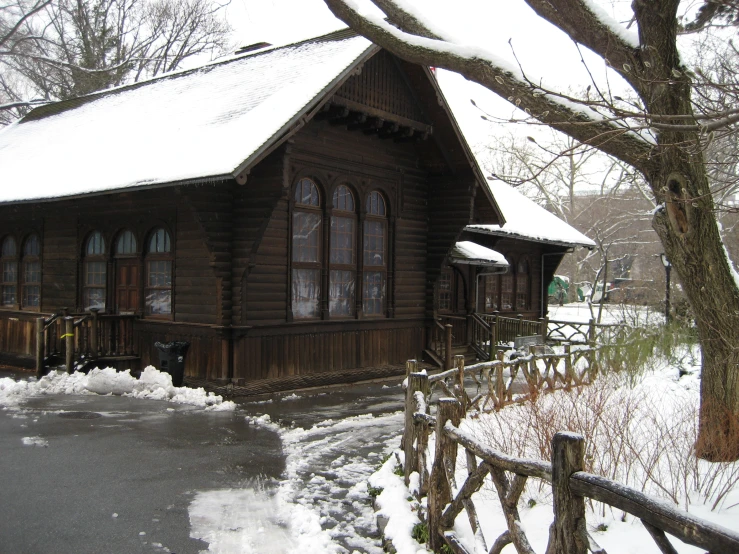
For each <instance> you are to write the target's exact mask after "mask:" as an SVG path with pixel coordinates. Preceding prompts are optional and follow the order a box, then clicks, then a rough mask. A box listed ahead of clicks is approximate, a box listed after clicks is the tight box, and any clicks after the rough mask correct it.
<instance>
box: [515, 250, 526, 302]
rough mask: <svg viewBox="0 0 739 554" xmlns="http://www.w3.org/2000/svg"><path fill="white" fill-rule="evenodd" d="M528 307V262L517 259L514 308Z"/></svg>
mask: <svg viewBox="0 0 739 554" xmlns="http://www.w3.org/2000/svg"><path fill="white" fill-rule="evenodd" d="M528 309H529V264H528V262H527V261H526V260H519V261H518V265H517V266H516V310H528Z"/></svg>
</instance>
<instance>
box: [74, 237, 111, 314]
mask: <svg viewBox="0 0 739 554" xmlns="http://www.w3.org/2000/svg"><path fill="white" fill-rule="evenodd" d="M96 235H97V236H99V237H100V240H99V241H98V242H99V246H101V248H102V251H100V252H92V253H90V243H91V241H92V239H93V237H95V236H96ZM93 249H94V247H93ZM82 252H83V254H82V279H81V282H82V298H81V300H82V309H84V310H92V309H97V310H98V311H100V312H103V313H106V311H107V310H108V305H109V299H108V277H109V275H108V255H107V252H108V245H107V244H106V239H105V234H104V233H103V232H102V231H99V230H97V229H93V230H92V231H90V232H88V233H87V234H86V235H85V240H84V241H83V243H82ZM91 264H96V267H98V268H99V267H102V268H103V271H102V272H100V271H98V272H97V273H96V274H97V275H101V274H102V284H100V283H93V284H89V278H88V277H89V275H90V269H91V267H90V266H91ZM93 290H102V306H99V305H91V304H90V303H89V301H88V300H89V293H90V291H93Z"/></svg>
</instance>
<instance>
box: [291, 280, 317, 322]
mask: <svg viewBox="0 0 739 554" xmlns="http://www.w3.org/2000/svg"><path fill="white" fill-rule="evenodd" d="M320 275H321V272H320V271H319V270H317V269H293V283H292V304H293V317H294V318H296V319H298V318H304V317H318V313H319V312H318V300H319V298H320V292H321V281H320Z"/></svg>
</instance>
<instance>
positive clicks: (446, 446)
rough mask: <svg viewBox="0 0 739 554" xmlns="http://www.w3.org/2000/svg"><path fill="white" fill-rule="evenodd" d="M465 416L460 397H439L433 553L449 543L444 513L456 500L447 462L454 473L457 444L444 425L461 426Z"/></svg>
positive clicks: (432, 504) (432, 506) (430, 522)
mask: <svg viewBox="0 0 739 554" xmlns="http://www.w3.org/2000/svg"><path fill="white" fill-rule="evenodd" d="M461 417H462V405H461V404H460V403H459V402H458V401H457V400H456V399H454V398H440V399H439V407H438V409H437V411H436V449H435V453H434V465H433V467H432V469H431V478H430V483H429V495H428V529H429V544H428V547H429V548H428V549H429V550H430V551H431V552H438V551H439V550H441V547H442V546H443V545H444V544H445V542H444V537H443V533H444V530H443V529H441V528H440V521H441V514H442V511H443V510H444V506H446V505H447V504H448V503H449V502H451V501H452V496H451V487H450V485H449V480H448V479H447V470H446V468H445V467H444V466H445V464H446V465H449V466H451V467H450V470H451V471H452V473H453V471H454V463H455V461H456V459H457V443H456V442H454V441H453V440H451V439H450V438H449V437H447V436H446V434H445V433H444V425H446V423H447V421H451V422H452V424H453V425H455V426H459V422H460V420H461Z"/></svg>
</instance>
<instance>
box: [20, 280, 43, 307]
mask: <svg viewBox="0 0 739 554" xmlns="http://www.w3.org/2000/svg"><path fill="white" fill-rule="evenodd" d="M40 298H41V291H40V288H39V286H38V285H32V286H31V285H26V286H24V287H23V306H25V307H29V308H37V307H38V306H39V300H40Z"/></svg>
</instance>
